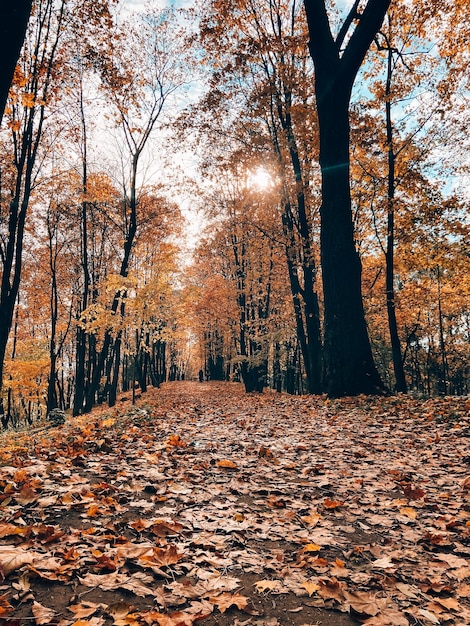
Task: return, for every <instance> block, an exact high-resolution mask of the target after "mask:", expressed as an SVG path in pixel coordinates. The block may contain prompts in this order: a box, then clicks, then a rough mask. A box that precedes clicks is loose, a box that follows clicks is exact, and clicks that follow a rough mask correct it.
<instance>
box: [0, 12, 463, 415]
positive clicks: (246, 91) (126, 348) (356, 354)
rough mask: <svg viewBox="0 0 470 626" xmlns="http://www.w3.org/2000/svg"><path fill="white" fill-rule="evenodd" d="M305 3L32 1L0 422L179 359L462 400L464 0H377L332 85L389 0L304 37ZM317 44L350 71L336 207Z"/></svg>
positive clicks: (108, 393) (0, 243)
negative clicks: (359, 54)
mask: <svg viewBox="0 0 470 626" xmlns="http://www.w3.org/2000/svg"><path fill="white" fill-rule="evenodd" d="M307 4H308V6H307V5H306V6H307V13H306V11H305V8H304V5H303V4H302V3H300V2H295V1H293V0H282V2H273V1H271V0H269V1H268V2H261V1H260V0H253V1H251V2H245V1H240V2H238V1H237V2H225V1H217V2H216V1H213V2H212V1H211V2H208V3H197V2H195V3H194V6H192V7H191V8H190V9H188V10H185V11H177V10H174V9H169V8H168V9H165V10H162V11H160V10H157V9H156V8H155V7H151V6H149V7H146V9H145V10H144V11H142V12H140V13H135V14H134V13H132V12H130V10H129V9H128V7H127V8H126V7H118V6H117V3H116V2H114V1H111V0H109V1H108V0H100V1H99V2H92V1H91V0H36V1H35V2H34V3H33V10H32V13H31V17H30V20H29V24H28V29H27V33H26V39H25V44H24V46H23V49H22V51H21V54H20V57H19V60H18V63H17V67H16V70H15V73H14V77H13V83H12V85H11V88H10V92H9V98H8V102H7V105H6V108H5V114H4V119H3V121H2V127H1V131H0V267H1V286H0V322H1V323H0V380H1V405H0V413H1V416H2V423H3V426H4V427H8V426H18V425H22V424H28V425H33V424H34V423H35V422H36V421H38V420H42V419H43V418H44V417H45V416H46V415H48V414H49V413H50V412H51V411H52V410H54V409H59V410H61V411H66V412H67V411H68V412H71V413H72V414H73V415H74V416H79V415H81V414H83V413H86V412H89V411H91V410H92V408H93V406H95V405H96V404H102V403H107V404H108V405H110V406H112V405H113V404H115V402H116V400H117V397H118V394H119V393H120V392H121V391H123V392H126V393H127V392H129V393H130V395H131V397H133V398H134V399H135V396H136V395H138V394H140V393H141V392H142V393H143V392H145V391H146V390H147V388H148V387H149V386H154V387H158V386H159V385H160V384H161V383H162V382H163V381H165V380H177V379H181V378H186V379H188V378H196V377H197V376H198V372H199V371H202V377H203V379H205V380H207V379H211V380H228V381H242V382H243V383H244V386H245V389H246V390H247V391H248V392H252V391H256V392H260V391H263V390H266V389H269V388H271V389H274V390H276V391H287V392H288V393H292V394H299V395H301V394H305V393H308V394H322V393H328V394H329V395H330V396H331V397H333V396H343V395H345V394H346V395H347V394H350V393H351V394H355V393H360V392H361V391H367V392H374V393H375V392H380V393H388V392H391V391H398V392H402V393H404V392H408V391H409V392H412V393H414V394H417V395H419V396H434V395H443V396H446V395H465V394H468V384H469V382H468V381H469V369H468V367H469V366H468V363H469V345H470V343H469V319H470V318H469V315H470V314H469V309H468V303H469V275H470V271H469V270H470V268H469V254H468V240H469V221H468V189H467V185H466V181H467V177H468V172H467V169H466V168H467V166H468V164H467V162H466V146H467V142H468V133H467V127H468V119H467V118H468V106H466V100H467V92H468V75H467V72H466V62H465V59H466V57H465V54H466V52H465V51H466V43H465V42H466V37H467V35H468V32H467V29H466V26H465V24H467V23H468V21H469V20H468V19H467V18H468V7H467V6H466V4H465V3H444V4H442V3H441V4H442V6H445V11H444V10H440V8H442V7H440V5H439V6H437V5H436V6H430V5H429V3H427V2H424V1H423V2H422V1H421V0H414V1H413V2H412V3H409V4H407V5H406V6H404V5H403V3H400V2H398V0H397V1H396V2H395V1H392V2H391V3H390V6H389V7H388V10H387V13H386V16H385V19H384V20H383V22H382V23H381V24H380V25H375V26H374V25H372V26H374V28H375V30H376V31H377V32H376V33H375V35H374V36H373V37H372V38H371V43H370V46H369V47H368V49H367V54H366V57H365V61H364V63H363V64H362V65H361V64H360V62H359V63H358V64H357V65H358V68H356V69H358V75H357V80H356V81H355V82H354V81H353V78H354V76H353V74H351V73H350V72H349V69H350V67H352V66H354V63H353V64H352V66H350V65H349V64H348V63H349V61H348V59H350V56H349V55H353V53H354V51H355V50H356V51H357V50H358V48H357V40H358V37H361V32H364V28H365V27H366V26H367V24H368V20H369V17H368V16H370V14H371V11H372V10H373V9H374V10H375V9H380V10H382V9H385V8H386V5H388V4H389V3H388V2H386V1H385V0H369V2H356V3H354V4H353V7H352V10H351V11H350V12H346V11H345V10H344V8H343V7H342V6H340V3H338V6H337V7H336V9H337V13H335V14H334V11H333V8H334V7H333V6H332V7H331V9H332V11H331V12H329V11H326V12H324V13H322V15H324V16H325V18H326V19H325V21H324V22H322V23H323V26H324V27H325V29H326V30H324V31H323V32H324V34H326V35H328V32H329V35H328V36H327V37H326V39H325V42H327V43H328V45H326V43H325V46H326V47H321V46H320V47H318V48H317V47H316V46H315V45H313V46H312V45H310V47H309V38H310V40H311V37H312V33H313V31H312V22H311V21H310V22H309V21H308V20H307V14H308V15H311V11H312V10H314V11H319V10H320V11H323V10H324V9H325V3H322V2H314V3H307ZM333 4H335V3H333ZM438 4H439V3H438ZM367 7H369V8H367ZM369 9H370V10H369ZM377 15H378V14H377ZM379 21H380V20H379ZM316 23H317V22H315V24H316ZM374 24H375V22H374ZM356 28H357V29H358V31H359V35H358V36H357V37H356V36H353V35H352V33H353V32H355V29H356ZM367 28H369V27H368V26H367ZM328 29H329V31H328V32H327V30H328ZM372 30H373V29H372ZM372 30H370V29H369V30H368V33H369V35H371V33H372ZM369 31H370V32H369ZM317 34H318V37H319V39H318V41H319V40H320V39H321V36H320V35H321V33H320V32H318V33H317ZM326 35H325V36H326ZM316 41H317V39H315V42H316ZM351 41H352V44H351V46H350V47H349V48H348V46H349V43H350V42H351ZM328 46H330V47H329V48H328ZM363 48H364V45H362V47H361V50H362V51H363V52H364V51H365V50H363ZM327 50H330V52H332V53H333V52H334V55H333V56H334V57H335V59H336V60H335V64H336V65H335V67H336V68H342V67H343V66H344V67H346V66H347V68H349V69H348V72H349V73H348V77H349V78H348V80H350V81H351V85H352V88H351V93H350V94H349V92H348V94H347V96H348V102H347V105H348V110H347V115H345V111H344V110H342V112H341V115H342V118H341V119H342V120H343V122H342V123H343V127H345V126H344V125H346V126H348V128H347V130H348V133H349V136H348V141H349V148H348V149H347V150H344V145H343V146H342V148H341V149H342V151H343V152H342V154H343V155H346V156H347V158H348V159H349V164H348V178H347V179H346V178H344V177H343V178H342V179H341V180H342V181H343V182H344V183H345V185H346V184H347V183H348V184H349V196H350V202H349V196H348V198H347V202H346V203H344V202H343V201H341V202H339V203H337V204H338V206H336V204H335V203H336V200H334V196H335V189H336V187H338V188H339V186H338V185H336V186H335V185H332V186H330V187H329V191H328V193H327V192H326V189H325V184H326V183H325V180H326V179H325V176H326V178H328V176H330V174H328V171H330V173H331V172H333V171H336V170H335V167H333V166H332V168H330V170H328V163H327V161H328V159H329V158H330V157H331V158H333V156H334V155H332V154H330V156H328V155H327V156H325V149H327V150H328V146H330V148H331V150H332V151H333V148H335V149H336V148H338V146H337V145H336V143H337V142H336V141H333V140H331V141H330V142H328V141H327V142H326V143H325V141H324V137H325V135H324V134H322V125H323V124H324V123H325V119H326V118H325V116H326V117H327V118H328V119H329V116H330V111H329V109H330V107H328V106H327V107H325V108H324V109H321V107H320V108H319V106H318V104H319V102H318V97H319V95H318V93H317V91H316V89H320V88H322V87H321V83H322V80H323V74H322V68H323V67H324V64H323V65H322V59H321V57H322V54H324V53H325V51H327ZM310 53H313V59H312V58H311V54H310ZM343 54H345V55H346V61H345V62H344V63H343V60H342V59H343V58H344V57H343ZM353 56H354V55H353ZM354 58H355V57H354ZM318 63H320V64H318ZM359 65H361V67H359ZM354 67H355V66H354ZM341 71H342V70H341ZM345 71H346V70H345ZM315 72H317V76H316V77H315ZM343 78H344V75H343ZM340 79H341V72H340V78H339V79H338V80H336V79H335V80H336V82H335V85H336V87H338V89H340V86H341V84H342V82H341V80H340ZM353 82H354V84H353ZM325 84H326V86H328V81H327V82H326V83H325ZM349 96H351V98H350V100H349ZM333 100H334V99H333ZM338 119H339V118H336V121H335V117H334V115H333V116H332V119H331V120H329V121H328V124H329V126H328V124H327V126H328V127H329V128H330V130H331V129H333V130H335V129H336V130H337V128H339V126H338V124H337V122H338ZM336 130H335V132H336ZM332 132H333V131H332ZM342 137H343V139H344V133H343V135H342ZM322 142H323V143H322ZM325 146H327V147H326V148H325ZM338 149H339V148H338ZM322 150H323V153H322ZM325 159H326V160H325ZM333 160H334V159H333ZM343 160H344V161H345V160H347V159H346V157H345V159H343ZM325 164H326V165H325ZM343 187H344V185H343ZM332 198H333V199H332ZM328 203H329V204H328ZM349 205H350V206H349ZM328 207H330V208H328ZM335 207H336V208H335ZM338 207H339V208H338ZM343 209H345V210H346V213H348V215H347V216H346V218H347V219H346V222H348V223H347V229H346V230H347V231H348V232H347V233H346V235H347V236H346V235H345V231H344V228H343V227H344V223H345V222H344V221H342V222H341V224H342V226H341V228H340V222H339V221H337V219H336V217H335V215H336V216H338V215H340V214H341V215H343V213H342V211H343ZM335 211H336V213H335ZM343 217H344V216H343ZM349 218H350V221H348V220H349ZM188 233H189V236H188ZM341 233H342V234H341ZM340 234H341V237H343V239H341V237H340ZM188 239H189V240H188ZM346 239H347V246H346V243H345V242H346ZM341 242H343V243H341ZM343 244H344V245H343ZM345 247H348V249H349V258H350V260H351V259H352V261H351V262H349V261H345V259H344V257H343V256H342V254H343V252H344V250H343V249H344V248H345ZM353 266H354V268H353ZM352 269H354V271H353V273H352V274H351V276H354V281H353V280H352V278H351V280H349V279H345V280H343V279H344V277H345V276H347V272H346V270H347V271H349V270H351V271H352ZM335 276H336V278H338V280H339V278H341V281H343V283H342V288H341V289H342V291H341V294H342V295H341V294H340V291H338V290H337V289H336V288H337V286H338V285H339V282H338V281H337V280H336V278H335ZM353 282H354V290H353V291H354V297H352V295H353V291H351V299H350V301H349V299H348V298H347V297H346V298H345V296H344V290H345V289H346V290H347V288H349V286H350V285H352V284H353ZM356 283H357V284H356ZM351 288H352V287H351ZM335 294H336V295H335ZM358 294H359V297H358ZM335 311H336V313H335ZM353 311H354V314H353ZM338 316H339V317H338ZM353 318H354V319H355V320H356V321H355V322H354V324H353ZM339 319H341V320H342V321H341V323H338V321H337V320H339ZM359 327H360V330H361V332H360V335H361V337H362V339H361V340H360V344H361V346H362V347H361V349H359V347H358V346H359V343H355V342H356V340H357V341H358V342H359V339H358V338H357V337H356V334H357V333H356V332H355V330H354V329H357V328H359ZM369 345H370V350H369ZM355 346H356V347H355ZM364 346H365V349H364ZM345 370H348V372H349V373H348V376H345ZM356 375H357V376H356ZM366 379H367V380H366ZM365 380H366V382H364V381H365ZM356 383H357V384H356ZM366 383H367V384H366Z"/></svg>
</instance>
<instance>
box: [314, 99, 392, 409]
mask: <svg viewBox="0 0 470 626" xmlns="http://www.w3.org/2000/svg"><path fill="white" fill-rule="evenodd" d="M344 91H345V90H344V88H341V87H337V88H336V89H335V90H334V91H332V92H331V95H330V97H328V98H324V99H323V101H319V102H318V117H319V121H320V166H321V170H322V206H321V210H320V214H321V260H322V277H323V293H324V306H325V330H324V350H325V354H324V357H325V358H324V367H325V383H326V390H327V392H328V394H329V395H330V396H332V397H340V396H346V395H357V394H360V393H366V394H371V393H377V391H378V390H381V389H382V388H383V387H382V383H381V381H380V377H379V375H378V373H377V370H376V368H375V365H374V362H373V358H372V350H371V346H370V342H369V337H368V333H367V326H366V321H365V315H364V308H363V304H362V293H361V263H360V260H359V254H358V252H357V250H356V247H355V242H354V227H353V221H352V213H351V194H350V187H349V115H348V103H349V97H348V96H349V94H348V93H346V94H345V93H344Z"/></svg>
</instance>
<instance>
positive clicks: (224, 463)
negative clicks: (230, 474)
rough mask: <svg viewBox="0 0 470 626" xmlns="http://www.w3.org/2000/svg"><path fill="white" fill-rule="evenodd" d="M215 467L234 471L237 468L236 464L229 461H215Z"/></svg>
mask: <svg viewBox="0 0 470 626" xmlns="http://www.w3.org/2000/svg"><path fill="white" fill-rule="evenodd" d="M217 465H218V466H219V467H225V468H226V469H236V467H237V465H236V463H234V462H233V461H230V460H229V459H220V461H217Z"/></svg>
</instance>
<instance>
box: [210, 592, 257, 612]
mask: <svg viewBox="0 0 470 626" xmlns="http://www.w3.org/2000/svg"><path fill="white" fill-rule="evenodd" d="M248 601H249V599H248V598H247V597H246V596H243V595H241V594H240V593H234V594H232V593H221V594H219V595H218V596H211V597H210V598H209V602H212V604H215V606H216V607H217V608H218V609H219V611H220V612H221V613H225V611H226V610H227V609H229V608H230V607H231V606H233V605H235V606H236V607H237V608H238V609H240V610H243V609H244V608H245V607H246V606H247V604H248Z"/></svg>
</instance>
